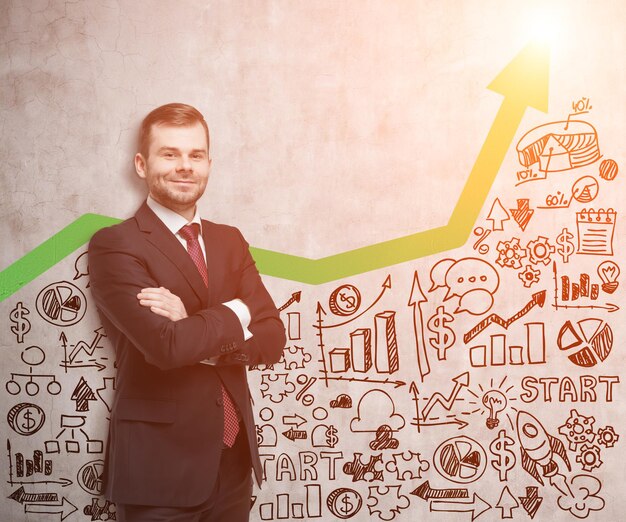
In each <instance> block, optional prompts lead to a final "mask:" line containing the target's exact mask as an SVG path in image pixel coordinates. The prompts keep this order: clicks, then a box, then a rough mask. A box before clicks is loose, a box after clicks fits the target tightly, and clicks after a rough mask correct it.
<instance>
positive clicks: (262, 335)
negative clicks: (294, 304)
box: [222, 230, 286, 365]
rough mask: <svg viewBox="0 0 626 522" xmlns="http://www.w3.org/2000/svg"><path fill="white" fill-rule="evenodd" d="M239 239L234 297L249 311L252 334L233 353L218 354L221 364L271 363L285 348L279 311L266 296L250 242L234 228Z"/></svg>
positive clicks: (278, 357)
mask: <svg viewBox="0 0 626 522" xmlns="http://www.w3.org/2000/svg"><path fill="white" fill-rule="evenodd" d="M237 233H238V235H239V238H240V241H241V255H242V264H241V278H240V280H239V285H238V289H237V297H238V298H239V299H241V300H242V301H243V302H244V303H245V304H246V305H247V306H248V308H249V310H250V316H251V320H250V325H249V326H248V330H250V332H251V333H252V337H251V338H250V339H248V340H247V341H245V342H244V344H243V347H242V348H241V349H240V350H238V351H237V353H233V354H228V355H225V356H223V357H222V362H224V363H240V364H241V363H243V364H246V365H254V364H274V363H276V362H278V360H279V359H280V358H281V356H282V354H283V349H284V348H285V343H286V336H285V327H284V326H283V322H282V321H281V319H280V313H279V312H278V310H277V309H276V305H275V304H274V301H273V300H272V298H271V296H270V295H269V293H268V291H267V289H266V288H265V285H264V284H263V281H262V280H261V276H260V275H259V271H258V270H257V267H256V263H255V262H254V259H253V258H252V255H251V254H250V245H249V244H248V242H247V241H246V240H245V239H244V237H243V236H242V235H241V232H239V230H237Z"/></svg>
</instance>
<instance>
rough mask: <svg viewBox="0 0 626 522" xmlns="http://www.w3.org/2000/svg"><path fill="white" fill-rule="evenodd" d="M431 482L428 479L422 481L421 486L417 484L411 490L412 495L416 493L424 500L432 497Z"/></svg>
mask: <svg viewBox="0 0 626 522" xmlns="http://www.w3.org/2000/svg"><path fill="white" fill-rule="evenodd" d="M429 493H430V483H429V482H428V480H425V481H424V482H422V483H421V484H420V485H419V486H417V487H416V488H415V489H414V490H413V491H411V493H410V494H411V495H415V496H416V497H419V498H421V499H422V500H428V499H429V498H430V495H429Z"/></svg>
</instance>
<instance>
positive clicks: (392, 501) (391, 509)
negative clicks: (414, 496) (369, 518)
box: [367, 485, 411, 520]
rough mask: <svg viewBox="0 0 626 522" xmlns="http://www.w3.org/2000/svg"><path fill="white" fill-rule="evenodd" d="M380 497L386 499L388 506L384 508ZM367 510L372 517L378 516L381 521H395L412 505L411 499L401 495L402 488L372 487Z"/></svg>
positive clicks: (368, 496)
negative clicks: (401, 512)
mask: <svg viewBox="0 0 626 522" xmlns="http://www.w3.org/2000/svg"><path fill="white" fill-rule="evenodd" d="M380 497H385V499H384V500H385V502H386V504H387V505H385V506H382V505H380V504H381V503H380V502H379V500H380ZM367 500H368V502H367V509H368V510H369V512H370V515H374V514H376V515H378V518H379V519H380V520H393V519H394V518H396V515H398V514H399V513H400V511H402V510H403V509H406V508H408V507H409V506H410V505H411V501H410V500H409V497H407V496H406V495H401V494H400V486H399V485H398V486H370V487H369V494H368V495H367Z"/></svg>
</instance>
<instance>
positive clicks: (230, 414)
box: [178, 223, 239, 448]
mask: <svg viewBox="0 0 626 522" xmlns="http://www.w3.org/2000/svg"><path fill="white" fill-rule="evenodd" d="M199 232H200V225H199V224H198V223H189V224H188V225H185V226H184V227H183V228H181V229H180V230H179V231H178V233H179V234H180V235H181V237H182V238H183V239H184V240H185V241H187V252H189V255H190V256H191V259H192V260H193V262H194V263H195V265H196V267H197V268H198V272H200V275H201V276H202V280H203V281H204V284H205V286H209V276H208V273H207V268H206V263H205V261H204V256H203V255H202V249H201V248H200V242H199V241H198V233H199ZM222 401H223V403H224V439H223V440H224V444H225V445H226V446H228V447H229V448H232V447H233V444H234V443H235V439H236V438H237V433H239V419H237V410H236V409H235V405H234V404H233V400H232V398H231V397H230V394H229V393H228V391H226V388H225V387H224V385H223V384H222Z"/></svg>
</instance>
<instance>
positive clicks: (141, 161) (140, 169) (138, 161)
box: [135, 152, 146, 179]
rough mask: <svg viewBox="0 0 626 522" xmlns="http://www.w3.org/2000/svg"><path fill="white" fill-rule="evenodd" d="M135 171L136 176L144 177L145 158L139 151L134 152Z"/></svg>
mask: <svg viewBox="0 0 626 522" xmlns="http://www.w3.org/2000/svg"><path fill="white" fill-rule="evenodd" d="M135 171H136V172H137V176H139V177H140V178H142V179H146V160H145V158H144V157H143V155H142V154H141V153H140V152H138V153H137V154H135Z"/></svg>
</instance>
